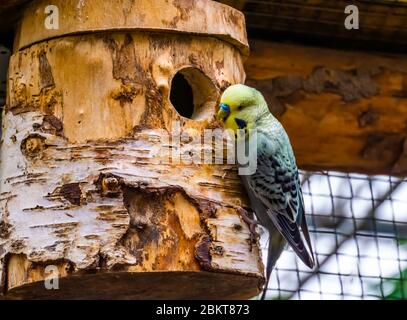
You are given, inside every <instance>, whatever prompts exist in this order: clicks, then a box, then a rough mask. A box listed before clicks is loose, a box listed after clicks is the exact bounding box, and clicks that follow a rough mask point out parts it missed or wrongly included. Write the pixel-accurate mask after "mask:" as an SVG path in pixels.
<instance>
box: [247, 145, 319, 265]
mask: <svg viewBox="0 0 407 320" xmlns="http://www.w3.org/2000/svg"><path fill="white" fill-rule="evenodd" d="M247 179H248V186H249V188H250V189H251V190H250V191H251V192H253V195H254V197H256V198H257V200H258V201H260V202H261V203H262V204H263V205H264V206H265V207H266V209H267V214H268V216H269V218H270V219H271V220H272V221H273V223H274V225H275V226H276V228H277V229H278V230H279V231H280V232H281V234H282V235H283V236H284V238H285V239H286V240H287V242H288V243H289V244H290V245H291V247H292V248H293V250H294V251H295V252H296V254H297V255H298V256H299V257H300V259H301V260H302V261H303V262H304V263H305V264H306V265H307V266H309V267H310V268H312V267H313V266H314V258H313V252H312V247H311V241H310V237H309V233H308V228H307V224H306V220H305V216H304V202H303V198H302V192H301V185H300V181H299V177H298V169H297V166H296V165H295V160H294V159H293V158H291V157H289V156H280V157H277V156H274V155H271V154H270V153H269V152H266V151H264V150H258V157H257V170H256V172H255V173H254V174H252V175H251V176H249V177H247ZM303 240H305V243H304V241H303Z"/></svg>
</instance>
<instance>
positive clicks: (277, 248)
mask: <svg viewBox="0 0 407 320" xmlns="http://www.w3.org/2000/svg"><path fill="white" fill-rule="evenodd" d="M268 232H269V245H268V250H267V265H266V283H265V284H264V289H263V293H262V294H261V300H265V298H266V293H267V288H268V284H269V281H270V276H271V271H272V270H273V268H274V266H275V265H276V262H277V260H278V258H279V257H280V255H281V253H282V252H283V250H284V247H285V243H286V242H285V240H284V238H283V236H282V235H281V233H280V232H278V230H277V229H276V228H275V227H274V226H272V227H271V228H269V229H268Z"/></svg>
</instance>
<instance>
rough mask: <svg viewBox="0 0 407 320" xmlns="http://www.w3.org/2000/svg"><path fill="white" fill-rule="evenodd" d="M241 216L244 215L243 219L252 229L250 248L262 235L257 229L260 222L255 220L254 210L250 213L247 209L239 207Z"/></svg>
mask: <svg viewBox="0 0 407 320" xmlns="http://www.w3.org/2000/svg"><path fill="white" fill-rule="evenodd" d="M238 211H239V214H240V216H241V217H242V219H243V221H244V222H246V223H247V224H248V225H249V230H250V250H251V249H252V244H253V243H256V242H257V239H258V238H259V237H260V235H259V233H258V232H257V230H256V227H257V225H258V222H257V221H256V220H254V214H253V211H252V212H251V213H249V212H248V211H247V210H245V209H243V208H239V209H238Z"/></svg>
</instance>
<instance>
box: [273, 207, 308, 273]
mask: <svg viewBox="0 0 407 320" xmlns="http://www.w3.org/2000/svg"><path fill="white" fill-rule="evenodd" d="M270 216H271V218H272V220H273V222H274V224H275V226H276V227H277V229H278V230H279V231H280V232H281V234H282V235H283V236H284V238H285V239H286V240H287V242H288V243H289V245H290V246H291V247H292V248H293V250H294V252H295V253H296V254H297V256H298V257H299V258H300V259H301V260H302V262H304V263H305V265H307V266H308V267H309V268H313V267H314V264H315V260H314V257H313V251H312V247H311V241H310V239H309V233H308V228H307V226H306V222H305V218H304V219H303V221H304V222H303V223H301V224H302V227H301V230H300V228H299V227H298V225H297V224H296V223H295V222H291V221H289V220H288V219H287V218H286V217H285V216H283V215H282V214H277V215H270ZM304 224H305V227H304ZM301 231H302V233H303V235H302V234H301ZM303 237H304V238H305V243H306V244H305V243H304V240H303Z"/></svg>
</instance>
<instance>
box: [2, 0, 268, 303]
mask: <svg viewBox="0 0 407 320" xmlns="http://www.w3.org/2000/svg"><path fill="white" fill-rule="evenodd" d="M80 2H81V3H83V4H84V7H85V8H87V6H88V5H91V4H92V3H93V4H94V2H95V1H80ZM101 2H102V4H103V5H107V3H108V1H106V3H105V2H104V1H97V3H98V4H99V3H101ZM122 2H123V3H125V2H126V1H122ZM109 3H110V2H109ZM123 3H122V5H124V4H123ZM126 3H127V2H126ZM128 3H129V4H130V3H133V4H134V7H132V9H131V10H133V11H134V12H138V11H137V3H136V2H133V1H129V2H128ZM140 3H142V4H143V7H142V9H143V10H147V9H148V10H153V9H154V8H156V6H159V5H162V4H163V3H164V1H153V2H151V6H150V7H146V4H145V3H144V2H143V1H141V2H140ZM165 3H166V2H165ZM198 3H199V6H198V9H194V8H193V7H190V6H188V5H187V2H185V3H184V2H183V1H173V3H172V4H169V3H166V4H165V5H166V6H173V7H172V9H174V10H170V11H168V12H164V13H163V14H166V15H170V13H171V14H173V16H172V19H173V20H174V21H178V20H182V21H183V27H184V29H183V30H181V31H179V30H178V29H177V23H175V22H174V26H172V28H171V30H172V31H173V32H172V33H166V34H164V33H156V32H155V33H150V32H148V30H145V31H142V30H140V29H143V25H139V26H138V28H137V29H138V30H135V31H134V30H126V31H120V32H115V33H112V32H107V31H108V30H104V32H100V33H93V32H88V31H87V30H82V31H84V32H85V31H87V32H86V33H84V34H77V35H71V36H64V37H56V38H53V39H49V40H47V41H42V42H39V43H36V44H32V45H30V46H29V47H27V48H25V49H22V50H20V51H16V52H15V53H14V54H13V56H12V58H11V62H10V69H9V79H8V97H7V105H6V110H5V114H4V117H3V126H4V132H3V137H2V139H3V141H2V150H1V151H2V152H1V180H0V182H1V185H0V208H1V214H2V216H1V223H0V279H1V287H2V292H3V294H4V295H5V297H8V298H27V297H29V298H44V297H50V298H69V297H71V298H116V297H118V298H248V297H252V296H254V295H256V294H257V293H258V292H259V288H260V287H261V283H262V281H263V266H262V263H261V259H260V250H259V247H258V244H253V245H251V244H250V234H249V229H248V226H247V225H246V224H245V223H244V222H243V220H242V219H241V217H240V216H239V214H238V212H237V208H238V207H239V206H244V205H245V204H246V199H245V198H244V195H243V193H242V187H241V184H240V180H239V177H238V176H237V172H236V168H235V167H234V166H233V165H212V164H194V163H185V162H182V161H176V160H177V159H176V158H173V157H172V156H173V153H174V150H180V153H181V155H182V159H183V160H188V159H189V158H190V157H192V158H193V156H194V155H198V154H203V153H204V152H208V150H209V151H210V150H212V148H213V145H212V143H208V142H206V144H205V143H204V144H201V143H200V141H199V143H198V142H197V141H198V140H202V139H201V138H202V136H203V130H204V129H205V128H216V127H217V124H216V123H215V122H214V114H215V108H216V104H217V99H218V98H219V93H220V92H221V90H223V89H224V88H225V87H226V86H227V85H229V84H231V83H238V82H243V81H244V77H245V74H244V70H243V66H242V59H243V58H242V53H241V50H240V48H239V46H238V47H236V46H234V45H233V44H232V42H233V41H232V42H230V41H223V40H221V39H219V38H218V37H217V38H215V37H209V36H207V34H206V31H207V30H206V29H205V28H204V29H203V30H202V32H201V34H200V35H192V34H189V35H186V34H185V32H189V30H190V29H189V27H188V26H189V24H192V23H193V21H194V19H193V17H195V16H199V17H201V16H202V14H204V13H205V12H206V14H208V16H209V13H210V12H211V11H212V10H215V9H218V8H219V7H220V8H222V10H223V11H222V12H223V14H225V15H226V14H229V15H230V14H231V12H232V13H233V16H235V17H239V19H238V20H236V21H235V20H229V19H228V18H227V17H226V16H225V17H224V20H222V23H223V24H226V25H228V28H230V29H233V30H234V32H235V33H237V34H239V35H240V37H241V38H243V39H245V34H242V32H243V31H242V29H241V25H242V24H243V25H244V22H243V20H242V16H241V14H240V13H238V12H237V11H232V10H233V9H231V8H226V7H222V6H221V5H219V4H216V5H215V4H213V3H212V2H209V1H198ZM54 4H57V5H58V4H61V7H63V8H64V9H66V10H70V11H69V12H71V13H72V15H71V16H72V17H74V18H73V19H79V18H78V17H79V16H80V15H81V14H83V11H82V10H84V9H83V7H78V6H77V5H76V4H77V1H64V2H63V4H62V2H61V1H54ZM36 5H37V6H38V7H37V6H36ZM103 5H102V7H103ZM140 5H141V4H140ZM41 6H42V1H38V2H35V3H34V6H33V7H29V9H28V10H27V12H26V14H25V16H26V17H31V16H30V13H32V12H37V11H35V10H42V7H41ZM92 7H94V6H93V5H92ZM199 8H205V10H206V11H204V12H203V11H202V10H200V9H199ZM122 9H123V10H122V11H120V12H121V13H120V14H123V11H125V10H124V9H125V7H123V8H122ZM139 9H140V8H139ZM33 10H34V11H33ZM129 10H130V9H129ZM133 11H132V12H133ZM38 12H39V11H38ZM161 12H162V11H161ZM89 14H90V15H92V13H91V12H89ZM116 14H119V13H117V12H116ZM150 14H152V12H147V13H146V20H145V26H146V28H147V29H149V28H150V24H149V23H150V22H151V21H150V20H148V19H150V16H149V15H150ZM66 16H70V15H66ZM83 17H84V15H83ZM147 17H148V18H147ZM228 17H229V16H228ZM166 18H169V17H166ZM27 19H31V18H27ZM90 20H98V19H96V17H93V16H91V18H90ZM118 20H119V19H118ZM184 20H185V21H184ZM140 23H141V22H140ZM23 25H24V21H23ZM235 26H236V29H235ZM110 27H111V26H110ZM211 27H212V28H215V26H213V25H212V26H211ZM195 28H197V26H195ZM215 29H216V28H215ZM185 30H186V31H185ZM222 30H223V29H222ZM89 31H93V30H89ZM105 31H106V32H105ZM222 32H223V31H222ZM222 32H220V33H222ZM179 33H184V34H179ZM233 34H234V33H233V32H232V33H231V35H230V37H232V38H233V37H234V36H233ZM19 40H21V39H17V42H18V41H19ZM239 41H240V40H239ZM246 49H247V48H246ZM178 71H180V73H181V74H182V75H183V77H184V79H185V80H184V81H187V83H188V84H189V86H190V89H189V90H191V91H192V93H193V101H192V102H191V105H189V108H193V112H192V115H191V119H188V118H184V117H181V116H180V115H179V113H178V112H177V110H176V109H175V107H174V106H173V105H172V104H171V102H170V92H171V90H178V89H177V88H176V87H177V86H178V85H179V84H178V83H177V82H176V81H175V80H174V79H175V78H174V77H175V74H176V73H177V72H178ZM178 94H179V93H178ZM181 94H183V92H182V90H181ZM192 104H193V105H194V106H192ZM176 107H177V106H176ZM178 107H179V106H178ZM187 107H188V105H187V106H181V107H179V109H178V111H179V112H181V113H182V112H186V111H188V110H184V109H185V108H187ZM183 108H184V109H183ZM177 122H180V127H179V132H178V134H179V135H180V137H179V139H178V138H177V136H175V138H173V139H170V140H169V141H166V140H164V135H163V133H172V132H177V129H178V126H177ZM186 134H188V135H186ZM49 265H55V266H56V267H57V268H58V273H59V275H60V276H61V280H60V289H59V290H46V289H45V288H44V282H43V280H44V278H45V277H46V274H45V268H46V267H47V266H49Z"/></svg>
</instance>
